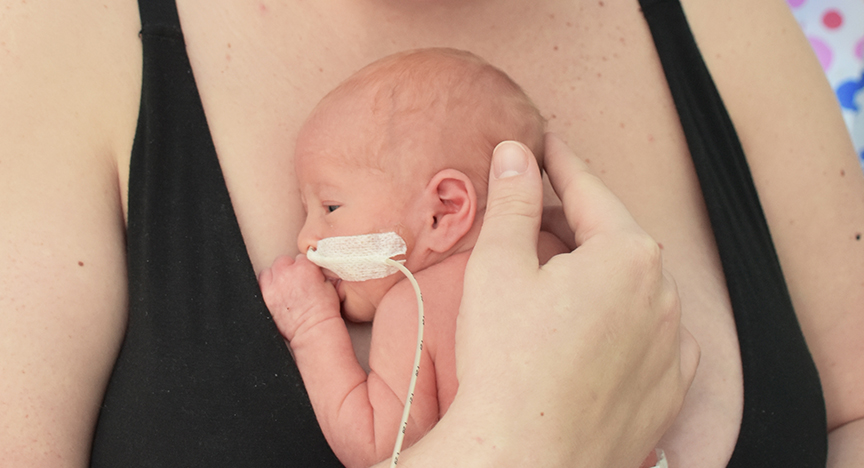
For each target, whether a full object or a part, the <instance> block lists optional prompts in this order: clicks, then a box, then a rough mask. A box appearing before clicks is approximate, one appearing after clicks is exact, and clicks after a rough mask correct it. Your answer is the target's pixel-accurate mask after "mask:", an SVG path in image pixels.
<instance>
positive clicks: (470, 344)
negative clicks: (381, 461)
mask: <svg viewBox="0 0 864 468" xmlns="http://www.w3.org/2000/svg"><path fill="white" fill-rule="evenodd" d="M546 167H547V171H548V173H549V176H550V179H551V182H552V185H553V187H554V188H555V191H556V192H557V193H558V195H559V196H560V198H561V199H562V202H563V206H564V210H565V213H566V217H567V221H568V223H569V225H570V228H571V229H572V231H573V232H574V233H575V238H574V242H575V245H577V246H578V248H577V249H576V250H575V251H573V252H572V253H569V254H562V255H558V256H556V257H554V258H553V259H552V260H550V261H549V262H548V263H547V264H546V265H544V266H542V267H540V266H539V264H538V261H537V255H536V248H535V246H536V245H537V236H538V230H539V227H540V217H541V214H542V211H543V210H542V206H541V205H542V202H541V200H542V183H541V178H540V172H539V169H538V167H537V164H536V162H535V159H534V158H533V157H532V156H531V154H530V151H529V150H528V149H527V148H526V147H525V146H524V145H521V144H518V143H515V142H504V143H502V144H500V145H499V146H498V147H497V148H496V149H495V152H494V156H493V162H492V171H491V174H490V181H489V196H488V206H487V209H486V214H485V219H484V225H483V228H482V231H481V233H480V237H479V239H478V241H477V244H476V247H475V248H474V252H473V253H472V255H471V259H470V261H469V264H468V268H467V271H466V277H465V290H464V294H463V298H462V306H461V309H460V313H459V321H458V325H457V336H456V346H457V348H456V353H457V372H458V377H459V385H460V387H459V393H458V395H457V398H456V400H455V402H454V403H453V406H451V408H450V410H449V412H448V413H447V414H446V415H445V416H444V418H443V419H442V420H441V422H440V423H439V424H438V426H436V428H435V429H433V433H434V432H436V431H449V432H448V434H451V436H452V434H453V433H457V434H459V437H463V438H465V440H467V442H463V446H467V448H468V449H469V450H473V451H474V453H477V454H480V455H478V456H477V457H473V458H474V459H475V460H476V459H479V460H489V461H490V462H489V464H488V465H486V466H523V465H529V466H567V467H573V466H585V467H620V466H624V467H626V466H634V467H635V466H638V465H639V462H640V461H641V460H642V459H643V458H644V456H645V454H646V453H647V452H649V450H651V449H652V448H653V446H654V444H656V442H657V441H658V440H659V439H660V436H661V435H662V434H663V432H664V431H665V430H666V429H667V428H668V427H669V425H670V424H671V423H672V421H673V419H674V418H675V416H676V415H677V413H678V411H679V409H680V407H681V404H682V402H683V399H684V395H685V393H686V392H687V389H688V388H689V386H690V383H691V381H692V379H693V376H694V375H695V372H696V366H697V363H698V360H699V347H698V345H697V344H696V342H695V340H694V339H693V338H692V336H691V335H690V334H689V333H688V332H687V331H686V330H684V329H683V328H682V327H681V325H680V321H679V318H680V306H679V301H678V295H677V291H676V289H675V285H674V283H673V282H672V280H671V279H670V278H669V277H668V276H667V275H666V274H665V272H664V271H663V267H662V261H661V256H660V249H659V247H658V245H657V244H656V242H654V241H653V240H652V239H651V238H650V237H649V236H648V235H647V234H646V233H645V232H644V231H643V230H642V229H641V228H640V227H639V226H638V225H637V224H636V222H635V221H634V220H633V218H632V216H631V215H630V214H629V213H628V211H627V210H626V209H625V208H624V206H623V204H622V203H621V202H620V201H619V200H618V199H617V198H616V197H615V196H614V195H613V194H612V193H611V192H610V191H609V189H607V188H606V187H605V186H604V185H603V183H602V182H601V181H600V179H599V178H597V177H596V176H594V175H593V174H591V172H590V171H589V169H588V167H587V166H586V165H585V164H584V163H583V162H582V161H580V160H579V159H578V158H577V157H576V156H575V155H574V154H573V153H572V152H571V151H570V150H569V148H567V147H566V145H565V144H564V143H563V142H562V141H561V140H559V139H558V138H557V137H555V136H551V135H547V139H546ZM451 440H452V437H451ZM421 442H422V441H421ZM418 445H419V444H418ZM421 447H422V446H421ZM472 465H473V463H472ZM483 465H485V463H482V462H481V463H480V464H479V466H483ZM412 466H413V465H412Z"/></svg>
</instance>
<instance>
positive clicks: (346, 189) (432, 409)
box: [261, 49, 653, 467]
mask: <svg viewBox="0 0 864 468" xmlns="http://www.w3.org/2000/svg"><path fill="white" fill-rule="evenodd" d="M543 133H544V119H543V118H542V117H541V115H540V113H539V112H538V110H537V109H536V108H535V106H534V105H533V104H532V103H531V101H530V99H529V98H528V97H527V96H526V95H525V93H524V92H523V91H522V90H521V88H520V87H519V86H518V85H517V84H516V83H514V82H513V81H512V80H511V79H510V78H509V77H507V75H505V74H504V73H503V72H501V71H500V70H498V69H496V68H494V67H492V66H491V65H489V64H488V63H486V62H484V61H483V60H481V59H480V58H478V57H476V56H474V55H471V54H469V53H466V52H460V51H455V50H449V49H427V50H420V51H412V52H406V53H400V54H396V55H393V56H389V57H386V58H384V59H382V60H379V61H377V62H375V63H373V64H371V65H369V66H367V67H365V68H364V69H362V70H360V71H359V72H357V73H356V74H354V75H353V76H351V77H350V78H348V79H347V80H346V81H345V82H343V83H342V84H340V85H339V86H338V87H337V88H336V89H334V90H333V91H331V92H330V93H329V94H328V95H327V96H326V97H324V99H323V100H322V101H321V102H320V103H319V104H318V106H317V107H316V108H315V109H314V110H313V112H312V114H311V115H310V117H309V118H308V120H307V121H306V122H305V124H304V125H303V127H302V128H301V130H300V133H299V135H298V139H297V145H296V150H295V165H296V173H297V178H298V181H299V186H300V190H301V196H302V199H303V205H304V207H305V210H306V213H307V217H306V222H305V224H304V226H303V229H302V230H301V232H300V235H299V238H298V247H299V249H300V251H301V252H304V253H305V252H307V251H308V250H309V249H310V248H313V249H314V248H316V247H317V243H318V241H320V240H321V239H325V238H331V237H337V236H352V235H360V234H372V233H384V232H395V233H396V234H398V235H399V236H400V237H401V238H402V239H404V241H405V244H406V247H407V252H406V253H405V254H404V255H403V256H401V257H397V259H398V260H404V266H405V267H406V268H407V269H408V270H410V271H411V272H413V274H414V275H415V276H416V280H417V282H418V283H419V286H420V289H421V290H422V292H423V300H424V304H425V309H426V314H425V315H426V319H425V337H424V344H423V351H422V357H421V364H420V372H419V375H418V377H417V383H416V389H415V392H414V399H413V406H412V408H411V413H410V419H409V424H408V426H407V430H406V433H405V445H406V447H407V446H410V444H412V443H414V442H415V441H417V440H418V439H419V438H420V437H421V436H422V435H423V434H425V433H426V432H427V431H429V429H431V428H432V426H434V425H435V423H436V422H437V421H438V420H439V418H440V417H441V416H442V415H443V414H444V413H445V412H446V411H447V408H448V407H449V406H450V404H451V402H452V401H453V398H454V396H455V394H456V389H457V386H458V382H457V379H456V361H455V354H454V339H455V330H456V317H457V314H458V312H459V304H460V300H461V296H462V281H463V275H464V271H465V265H466V262H467V261H468V256H469V255H470V253H471V249H472V248H473V246H474V243H475V242H476V239H477V235H478V233H479V230H480V225H481V223H482V220H483V213H484V208H485V200H486V187H487V178H488V173H489V164H490V159H491V155H492V151H493V148H494V147H495V145H497V144H498V143H499V142H501V141H503V140H516V141H520V142H523V143H525V144H526V145H527V146H528V147H529V148H530V149H531V150H532V151H533V153H534V154H535V155H537V157H538V158H541V157H542V155H543V146H542V145H543ZM506 144H515V143H506ZM565 250H566V248H565V246H564V244H563V243H562V242H561V241H560V240H559V239H557V238H556V237H554V236H553V235H551V234H548V233H541V235H540V239H539V245H538V256H539V257H540V261H541V263H545V261H546V260H548V259H549V258H551V257H552V256H554V255H556V254H558V253H561V252H564V251H565ZM261 288H262V292H263V295H264V299H265V301H266V303H267V306H268V307H269V309H270V311H271V313H272V314H273V318H274V320H275V322H276V324H277V326H278V327H279V330H280V332H281V333H282V334H283V335H284V337H285V338H286V339H287V341H288V343H289V346H290V348H291V350H292V353H293V355H294V358H295V360H296V362H297V366H298V368H299V370H300V373H301V375H302V377H303V381H304V383H305V385H306V388H307V390H308V393H309V397H310V399H311V402H312V406H313V408H314V410H315V414H316V416H317V418H318V421H319V423H320V425H321V428H322V430H323V432H324V435H325V436H326V438H327V440H328V442H329V443H330V445H331V447H332V448H333V450H334V452H335V453H336V455H337V456H338V457H339V459H340V460H341V461H342V462H343V463H344V464H345V465H346V466H349V467H354V466H356V467H366V466H370V465H372V464H374V463H376V462H379V461H381V460H383V459H385V458H387V457H388V456H389V455H390V454H391V452H392V450H393V447H394V443H395V441H396V438H397V432H398V431H399V429H400V425H399V421H400V419H401V416H402V411H403V407H404V405H405V398H406V396H407V394H408V387H409V381H410V380H411V375H412V367H413V362H414V354H415V347H416V339H417V328H418V323H417V322H418V320H417V302H416V298H415V294H414V290H413V289H412V286H411V285H410V284H409V282H408V281H405V280H404V276H403V275H402V274H401V273H397V274H395V275H390V276H387V277H384V278H380V279H373V280H368V281H360V282H357V281H354V282H352V281H345V280H341V279H340V278H339V277H337V276H336V275H335V274H334V273H332V272H331V271H329V270H323V271H322V269H320V268H319V267H317V266H316V265H314V264H313V263H311V262H310V261H309V260H308V259H307V258H306V257H305V255H303V254H300V255H298V256H297V258H296V259H291V258H288V257H281V258H279V259H277V260H276V261H275V262H274V264H273V266H272V267H271V269H270V270H269V271H267V272H265V273H264V274H262V277H261ZM540 293H541V292H539V291H538V294H540ZM340 304H341V313H340ZM343 316H344V317H345V318H347V319H348V320H351V321H355V322H368V321H372V322H373V325H372V342H371V347H370V351H369V367H370V372H369V373H368V375H367V373H366V371H365V370H364V369H363V367H361V365H360V363H359V362H358V359H357V357H356V356H355V354H354V350H353V348H352V344H351V339H350V337H349V334H348V330H347V328H346V325H345V323H344V321H343ZM650 464H653V463H650ZM650 464H649V465H647V466H650Z"/></svg>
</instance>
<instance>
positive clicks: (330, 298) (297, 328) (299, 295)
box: [258, 254, 341, 341]
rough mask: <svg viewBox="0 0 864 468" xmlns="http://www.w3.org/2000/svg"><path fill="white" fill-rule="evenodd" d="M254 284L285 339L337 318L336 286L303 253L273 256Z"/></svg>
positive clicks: (338, 317)
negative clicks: (293, 255) (258, 287)
mask: <svg viewBox="0 0 864 468" xmlns="http://www.w3.org/2000/svg"><path fill="white" fill-rule="evenodd" d="M258 284H259V285H260V286H261V294H262V296H263V297H264V302H265V303H266V304H267V308H268V309H270V314H271V315H273V320H274V321H275V322H276V326H277V327H279V331H280V332H281V333H282V336H284V337H285V339H287V340H288V341H291V340H293V339H294V336H295V335H296V334H297V333H298V332H302V331H303V330H306V329H309V328H312V327H314V326H315V325H317V324H319V323H321V322H323V321H326V320H329V319H333V318H336V319H341V318H340V314H339V296H338V294H337V293H336V289H335V288H334V287H333V284H331V283H330V282H329V281H328V280H327V279H326V278H324V274H323V273H321V269H320V268H318V266H317V265H315V264H314V263H312V262H310V261H309V260H308V259H307V258H306V256H305V255H303V254H300V255H298V256H297V258H296V260H295V259H293V258H291V257H289V256H286V255H283V256H281V257H279V258H277V259H276V260H274V261H273V265H271V266H270V268H267V269H265V270H264V271H262V272H261V275H260V276H259V277H258Z"/></svg>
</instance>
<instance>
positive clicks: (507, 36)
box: [179, 0, 742, 466]
mask: <svg viewBox="0 0 864 468" xmlns="http://www.w3.org/2000/svg"><path fill="white" fill-rule="evenodd" d="M356 3H360V2H356ZM356 3H354V4H353V5H352V4H350V2H348V3H344V4H340V3H339V2H320V3H316V4H313V5H306V4H302V3H301V2H292V3H291V4H289V5H286V4H284V3H280V4H268V3H267V2H259V3H254V4H253V3H246V2H238V3H237V4H231V5H228V6H226V8H225V9H220V8H216V7H214V6H208V5H203V4H202V3H201V2H197V1H189V0H186V1H183V0H181V1H180V2H179V4H180V5H179V8H180V15H181V21H182V23H183V29H184V34H185V36H186V41H187V47H188V50H189V54H190V61H191V63H192V66H193V70H194V74H195V78H196V82H197V83H198V87H199V92H200V93H201V97H202V101H203V105H204V109H205V113H206V114H207V118H208V124H209V126H210V129H211V132H212V134H213V135H214V144H215V146H216V149H217V152H218V154H219V160H220V164H221V165H222V169H223V172H224V175H225V179H226V183H227V184H228V188H229V191H230V193H231V197H232V202H233V204H234V208H235V212H236V214H237V217H238V221H239V223H240V226H241V229H242V231H243V236H244V239H245V240H246V243H247V249H248V251H249V255H250V258H251V259H252V262H253V265H254V266H255V269H256V271H260V270H261V269H262V268H264V267H266V266H268V265H269V262H270V261H271V260H272V259H273V258H274V257H275V256H276V255H278V254H282V253H296V252H295V249H296V235H297V232H298V231H299V229H300V227H301V225H302V220H303V218H304V214H303V210H302V206H301V205H300V202H299V196H298V192H297V187H296V181H295V177H294V172H293V160H292V152H293V145H294V139H295V136H296V133H297V130H298V129H299V126H300V125H301V123H302V122H303V120H304V118H305V117H306V115H307V114H308V113H309V111H310V110H311V109H312V107H313V106H314V105H315V103H316V102H317V101H318V100H319V99H320V98H321V97H322V96H323V95H324V94H325V93H326V92H327V91H329V90H330V89H331V88H332V87H334V86H335V85H336V84H338V83H339V82H340V81H341V80H342V79H344V78H346V77H347V76H348V75H350V74H351V73H352V72H353V71H355V70H356V69H358V68H360V67H362V66H363V65H365V64H367V63H369V62H371V61H373V60H375V59H377V58H380V57H382V56H384V55H387V54H389V53H392V52H395V51H398V50H404V49H408V48H416V47H428V46H447V47H456V48H461V49H467V50H470V51H472V52H475V53H477V54H478V55H480V56H482V57H484V58H485V59H487V60H488V61H490V62H491V63H492V64H493V65H496V66H498V67H499V68H502V69H503V70H504V71H505V72H507V73H508V74H510V75H511V76H512V77H513V78H514V79H515V80H516V81H517V82H518V83H520V85H522V86H523V88H525V90H526V92H527V93H528V95H529V96H531V98H532V99H533V100H534V101H535V103H536V104H537V105H538V107H539V108H540V109H541V111H542V113H543V115H544V116H545V117H546V118H547V120H548V129H549V130H551V131H554V132H556V133H558V134H559V135H560V136H561V137H562V138H563V139H564V140H565V141H566V142H567V143H568V144H569V145H570V146H571V148H573V149H574V150H575V151H576V153H577V155H579V156H580V157H582V158H583V159H585V160H586V161H588V162H589V164H590V166H591V167H592V168H593V169H594V170H595V171H596V172H597V174H598V175H599V176H600V177H601V178H602V179H603V180H604V182H605V183H606V184H607V185H609V187H610V188H611V189H612V190H613V191H614V192H615V193H616V194H617V195H618V196H619V197H620V198H621V199H622V200H623V201H624V203H625V204H626V205H627V207H628V208H629V209H630V210H631V212H632V213H633V215H634V216H635V217H636V219H637V221H639V222H640V224H641V225H642V226H643V227H644V228H645V229H646V230H647V231H648V232H649V233H650V234H651V235H652V236H653V237H654V238H655V239H656V240H657V241H658V242H659V243H660V244H661V245H662V247H663V250H664V261H665V262H666V266H667V268H668V270H669V271H670V272H671V274H672V275H673V276H674V277H675V279H676V281H677V283H678V287H679V291H680V295H681V300H682V308H683V317H684V319H683V320H684V323H685V325H686V326H687V327H688V328H689V329H690V330H691V331H692V332H693V334H694V335H695V336H696V338H697V340H698V341H699V342H700V345H701V346H702V362H701V364H700V369H699V373H698V375H697V378H696V381H695V382H694V386H693V389H692V391H691V393H690V395H689V397H688V401H687V403H686V405H685V408H684V411H683V412H682V415H681V417H680V418H679V421H678V423H677V424H676V426H675V427H673V428H672V431H671V432H670V434H669V436H668V437H667V439H665V440H664V441H663V442H662V445H663V446H664V448H666V449H667V450H668V451H670V452H672V453H671V455H672V460H673V461H676V460H677V461H678V462H679V463H680V464H681V466H684V465H686V466H720V465H719V462H720V461H722V460H724V459H725V457H728V456H729V454H731V450H732V447H733V446H734V442H735V438H736V436H737V430H738V424H739V421H740V414H741V407H742V401H741V399H742V397H741V385H742V384H741V376H740V358H739V353H738V344H737V338H736V335H735V328H734V322H733V319H732V314H731V308H730V306H729V303H728V295H727V293H726V290H725V283H724V280H723V276H722V273H721V270H720V266H719V261H718V259H717V254H716V247H715V245H714V240H713V235H712V232H711V230H710V227H709V226H708V221H707V218H706V215H705V209H704V206H703V203H702V198H701V192H700V191H699V187H698V184H697V182H696V179H695V176H694V174H693V170H692V167H691V163H690V160H689V154H688V153H687V150H686V146H685V144H684V139H683V135H682V134H681V131H680V126H679V125H678V121H677V114H676V112H675V110H674V107H673V106H672V103H671V99H670V97H669V92H668V89H667V87H666V83H665V79H664V77H663V75H662V71H661V70H660V68H659V64H658V62H657V58H656V52H655V51H654V49H653V47H652V46H651V42H650V37H649V35H648V31H647V28H646V27H645V25H644V22H643V21H642V18H641V15H640V13H639V10H638V5H637V4H636V2H635V1H633V2H621V4H611V3H612V2H609V3H610V5H603V2H599V3H594V2H591V4H590V5H589V4H588V2H585V4H584V5H581V2H557V1H549V2H537V4H536V5H535V7H534V8H528V9H524V8H523V9H521V10H520V9H519V8H516V7H509V5H510V3H509V2H502V4H503V5H504V7H501V8H499V9H498V10H491V9H489V8H490V7H489V6H488V5H486V2H476V5H477V6H476V7H474V8H467V9H465V10H464V11H461V12H460V14H458V15H453V14H444V13H442V12H440V11H439V12H437V13H436V12H435V11H432V12H427V13H428V14H427V15H426V16H425V17H424V16H422V15H416V14H414V13H412V12H411V11H406V10H399V11H389V12H388V11H386V10H383V9H376V8H369V9H362V8H359V9H358V7H356ZM468 3H471V2H468ZM521 3H525V2H521ZM484 8H485V10H484ZM298 18H303V21H298ZM424 18H425V19H424ZM239 31H256V32H255V33H251V34H240V33H239ZM705 428H710V430H706V429H705ZM701 460H711V461H714V463H707V464H706V463H705V462H703V461H701Z"/></svg>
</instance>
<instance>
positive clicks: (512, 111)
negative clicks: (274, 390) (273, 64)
mask: <svg viewBox="0 0 864 468" xmlns="http://www.w3.org/2000/svg"><path fill="white" fill-rule="evenodd" d="M543 131H544V120H543V118H542V117H541V115H540V113H539V112H538V110H537V109H536V107H535V106H534V105H533V104H532V103H531V100H530V99H529V98H528V97H527V96H526V95H525V93H524V92H523V91H522V90H521V88H520V87H519V86H518V85H517V84H516V83H514V82H513V81H512V80H511V79H510V78H509V77H508V76H507V75H505V74H504V73H503V72H501V71H500V70H498V69H496V68H494V67H493V66H491V65H489V64H488V63H486V62H485V61H483V60H482V59H480V58H478V57H476V56H474V55H472V54H470V53H467V52H461V51H456V50H451V49H424V50H418V51H411V52H403V53H399V54H395V55H391V56H388V57H385V58H383V59H381V60H379V61H377V62H374V63H372V64H371V65H368V66H367V67H365V68H363V69H362V70H360V71H359V72H357V73H355V74H354V75H352V76H351V77H349V78H348V79H347V80H346V81H344V82H343V83H341V84H340V85H339V86H338V87H337V88H336V89H334V90H333V91H331V92H330V93H329V94H328V95H327V96H325V97H324V99H322V100H321V102H320V103H319V104H318V106H316V108H315V109H314V110H313V111H312V114H311V115H310V117H309V118H308V119H307V121H306V122H305V123H304V125H303V127H302V128H301V130H300V134H299V135H298V138H297V146H296V151H295V165H296V171H297V178H298V182H299V185H300V190H301V194H302V197H303V202H304V206H305V208H306V212H307V219H306V223H305V225H304V226H303V229H302V231H301V233H300V236H299V238H298V246H299V248H300V250H301V252H305V251H306V250H307V249H308V248H309V247H314V246H315V245H316V243H317V241H318V240H319V239H322V238H325V237H334V236H348V235H357V234H369V233H377V232H389V231H395V232H396V233H398V234H399V235H400V236H402V238H404V239H405V241H406V243H407V245H408V253H407V254H406V263H405V265H406V266H407V267H408V269H410V270H411V271H415V272H416V271H419V270H422V269H425V268H427V267H429V266H430V265H433V264H436V263H438V262H440V261H442V260H443V259H445V258H447V257H449V256H450V255H453V254H454V253H457V252H461V251H466V250H469V249H470V248H472V247H473V245H474V242H475V240H476V235H477V232H478V231H479V225H480V220H482V215H483V212H484V208H485V201H486V187H487V182H488V174H489V164H490V159H491V156H492V150H493V148H494V147H495V145H497V144H498V143H499V142H501V141H503V140H517V141H520V142H522V143H525V144H526V145H527V146H528V147H529V148H531V150H532V151H533V152H534V154H535V155H536V156H537V157H538V158H542V154H543ZM475 221H476V222H475ZM325 273H326V272H325ZM400 279H401V278H400V277H398V275H394V276H391V277H388V278H382V279H379V280H371V281H366V282H363V283H348V284H346V283H343V284H341V285H338V286H339V287H338V288H337V289H338V290H339V293H340V298H341V299H342V300H343V308H344V309H345V312H346V314H347V315H348V316H349V317H350V318H354V319H357V320H369V319H371V317H372V314H373V313H374V309H375V308H376V307H377V305H378V301H380V299H381V297H383V295H384V293H385V292H386V291H387V290H388V289H389V288H390V287H392V286H393V284H395V283H396V282H397V281H398V280H400Z"/></svg>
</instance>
